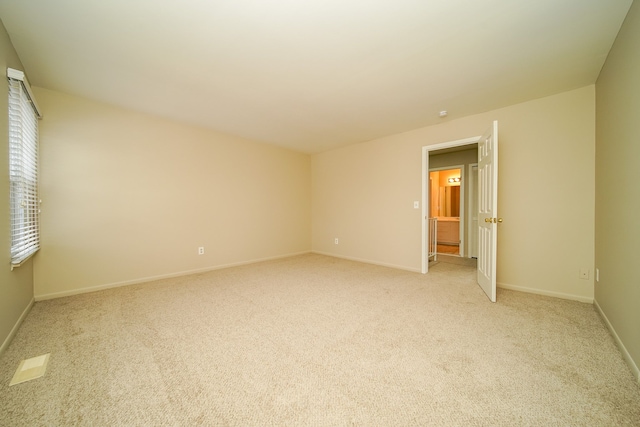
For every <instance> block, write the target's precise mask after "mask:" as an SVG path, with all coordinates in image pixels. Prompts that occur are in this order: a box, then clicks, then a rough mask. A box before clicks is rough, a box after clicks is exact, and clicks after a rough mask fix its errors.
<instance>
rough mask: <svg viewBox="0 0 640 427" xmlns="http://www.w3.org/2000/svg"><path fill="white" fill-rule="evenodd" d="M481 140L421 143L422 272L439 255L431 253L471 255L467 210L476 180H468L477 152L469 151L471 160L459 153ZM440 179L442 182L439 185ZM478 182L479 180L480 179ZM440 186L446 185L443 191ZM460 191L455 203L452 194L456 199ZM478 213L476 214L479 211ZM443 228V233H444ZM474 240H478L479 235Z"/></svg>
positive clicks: (469, 217) (472, 147)
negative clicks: (423, 145) (457, 200)
mask: <svg viewBox="0 0 640 427" xmlns="http://www.w3.org/2000/svg"><path fill="white" fill-rule="evenodd" d="M479 140H480V137H479V136H478V137H471V138H465V139H460V140H456V141H450V142H445V143H441V144H434V145H430V146H425V147H422V172H423V185H422V193H423V194H422V206H423V221H422V234H423V235H422V237H423V239H422V242H423V243H422V246H423V251H422V253H423V256H422V273H426V272H427V271H428V270H429V260H430V259H432V260H435V259H437V257H433V256H432V255H433V253H434V252H435V253H437V254H444V255H445V256H449V257H451V256H453V257H460V258H463V257H464V258H468V257H471V252H473V251H470V248H469V245H468V244H466V242H470V241H473V240H474V238H473V236H471V235H470V234H467V233H468V230H469V229H470V228H469V219H471V218H473V217H474V215H473V214H470V213H469V212H467V211H468V209H469V207H470V206H472V203H473V200H472V199H469V196H470V195H471V193H473V191H472V187H471V186H470V185H474V183H472V182H467V181H468V179H469V178H470V176H471V175H470V174H471V173H472V170H471V165H472V164H473V163H477V154H468V153H467V154H466V155H468V156H469V157H468V160H464V161H461V160H460V156H461V152H464V151H468V150H469V151H470V150H474V149H477V147H478V141H479ZM456 159H457V160H456ZM451 170H457V171H456V172H455V173H451V174H450V175H451V176H449V173H447V172H445V171H451ZM432 172H438V175H437V179H436V175H435V174H434V175H431V173H432ZM441 178H444V182H443V181H441ZM449 178H453V181H452V182H451V183H449ZM456 178H459V180H457V181H456ZM441 183H442V184H443V185H440V184H441ZM475 183H476V184H477V180H476V181H475ZM453 184H456V185H453ZM436 187H437V192H436ZM440 187H445V188H444V189H443V191H442V192H441V191H440ZM447 187H450V188H452V187H457V188H456V189H455V190H454V189H450V190H447ZM447 192H448V193H449V194H447ZM457 192H459V193H457ZM457 194H460V197H459V204H457V206H456V203H455V202H454V203H453V205H452V204H451V203H450V200H451V198H452V197H453V198H454V199H453V200H455V198H457V197H458V196H457ZM434 208H435V209H434ZM453 213H457V215H453ZM475 216H476V217H477V215H475ZM430 218H431V219H430ZM476 220H477V218H476ZM436 223H437V224H438V225H437V226H436V227H437V230H438V231H437V232H436V238H435V240H436V241H440V243H441V244H440V245H439V247H438V245H437V244H436V245H435V248H437V249H432V247H434V243H433V242H432V241H431V240H433V231H432V230H431V229H432V228H433V226H434V224H436ZM430 224H431V225H430ZM472 230H473V229H472ZM443 232H444V236H443V235H442V234H443ZM438 234H440V237H438ZM456 234H457V235H456ZM475 240H476V241H477V239H475ZM442 243H444V244H442ZM432 251H433V252H432ZM451 252H455V253H451ZM440 259H442V257H440ZM469 261H471V260H469Z"/></svg>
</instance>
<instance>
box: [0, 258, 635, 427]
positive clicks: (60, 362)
mask: <svg viewBox="0 0 640 427" xmlns="http://www.w3.org/2000/svg"><path fill="white" fill-rule="evenodd" d="M474 275H475V270H474V269H473V268H471V267H466V266H460V265H453V264H448V263H445V262H440V263H438V264H437V265H434V266H433V267H432V268H431V270H430V272H429V274H427V275H421V274H417V273H411V272H405V271H400V270H394V269H390V268H385V267H379V266H373V265H367V264H361V263H356V262H351V261H346V260H341V259H336V258H331V257H326V256H321V255H316V254H309V255H302V256H297V257H292V258H286V259H281V260H276V261H269V262H264V263H259V264H254V265H247V266H243V267H236V268H229V269H224V270H217V271H212V272H209V273H203V274H198V275H193V276H188V277H181V278H176V279H167V280H160V281H156V282H151V283H146V284H141V285H135V286H127V287H122V288H117V289H111V290H106V291H101V292H95V293H90V294H83V295H77V296H73V297H68V298H61V299H56V300H50V301H43V302H38V303H36V304H35V306H34V307H33V309H32V311H31V313H30V314H29V316H28V317H27V319H26V320H25V322H24V324H23V325H22V327H21V329H20V330H19V331H18V334H17V335H16V338H15V339H14V341H13V342H12V344H11V345H10V346H9V348H8V350H7V351H6V352H5V353H4V354H3V355H2V356H1V357H0V425H2V426H40V425H47V426H48V425H56V426H68V425H69V426H71V425H86V426H89V425H91V426H193V425H204V426H269V425H275V426H344V425H361V426H410V425H415V426H637V425H640V386H639V385H638V383H637V381H636V380H635V379H634V377H633V375H632V374H631V371H630V370H629V368H628V367H627V366H626V365H625V363H624V362H623V360H622V357H621V355H620V353H619V351H618V350H617V348H616V346H615V344H614V342H613V340H612V338H611V336H610V335H609V333H608V331H607V329H606V327H605V326H604V324H603V322H602V320H601V319H600V318H599V316H598V315H597V313H596V311H595V309H594V307H593V306H592V305H589V304H583V303H578V302H573V301H565V300H560V299H554V298H548V297H542V296H536V295H531V294H526V293H519V292H514V291H507V290H499V292H498V302H497V303H496V304H491V303H490V302H489V301H488V299H487V298H486V296H485V295H484V294H483V293H482V291H481V290H480V288H479V287H478V286H477V285H476V284H475V281H474ZM46 353H50V358H49V363H48V367H47V372H46V375H44V376H43V377H41V378H38V379H36V380H32V381H28V382H25V383H22V384H18V385H15V386H12V387H9V382H10V380H11V378H12V376H13V374H14V372H15V370H16V368H17V366H18V364H19V363H20V361H21V360H23V359H26V358H29V357H33V356H37V355H41V354H46Z"/></svg>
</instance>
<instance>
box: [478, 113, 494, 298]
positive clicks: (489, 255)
mask: <svg viewBox="0 0 640 427" xmlns="http://www.w3.org/2000/svg"><path fill="white" fill-rule="evenodd" d="M497 216H498V121H497V120H496V121H494V122H493V125H492V126H491V128H490V129H489V130H487V132H486V133H485V134H484V135H482V137H481V138H480V140H479V141H478V285H480V287H481V288H482V290H483V291H484V292H485V293H486V294H487V296H488V297H489V299H490V300H491V302H496V255H497V242H498V218H497Z"/></svg>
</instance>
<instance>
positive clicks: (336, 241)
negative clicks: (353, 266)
mask: <svg viewBox="0 0 640 427" xmlns="http://www.w3.org/2000/svg"><path fill="white" fill-rule="evenodd" d="M333 243H335V244H336V245H337V244H338V238H337V237H336V239H335V240H334V241H333Z"/></svg>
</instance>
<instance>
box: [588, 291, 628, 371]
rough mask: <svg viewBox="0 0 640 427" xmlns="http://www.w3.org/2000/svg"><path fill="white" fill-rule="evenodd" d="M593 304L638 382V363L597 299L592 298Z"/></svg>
mask: <svg viewBox="0 0 640 427" xmlns="http://www.w3.org/2000/svg"><path fill="white" fill-rule="evenodd" d="M593 305H594V306H595V307H596V310H597V311H598V314H600V317H602V320H604V323H605V325H607V328H608V329H609V332H611V335H613V339H614V341H615V342H616V344H617V345H618V348H619V349H620V353H622V357H623V358H624V361H625V362H627V365H629V368H630V369H631V372H632V373H633V376H634V377H636V380H637V381H638V383H640V369H638V365H637V364H636V362H635V361H634V360H633V358H632V357H631V354H629V351H627V348H626V347H625V346H624V344H623V343H622V340H621V339H620V337H619V336H618V334H617V332H616V330H615V329H614V328H613V325H612V324H611V322H610V321H609V318H607V315H606V314H604V311H602V307H600V304H598V301H596V300H595V299H594V300H593Z"/></svg>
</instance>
